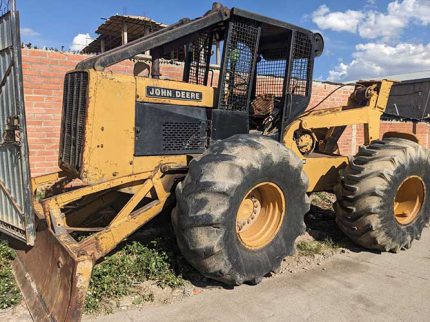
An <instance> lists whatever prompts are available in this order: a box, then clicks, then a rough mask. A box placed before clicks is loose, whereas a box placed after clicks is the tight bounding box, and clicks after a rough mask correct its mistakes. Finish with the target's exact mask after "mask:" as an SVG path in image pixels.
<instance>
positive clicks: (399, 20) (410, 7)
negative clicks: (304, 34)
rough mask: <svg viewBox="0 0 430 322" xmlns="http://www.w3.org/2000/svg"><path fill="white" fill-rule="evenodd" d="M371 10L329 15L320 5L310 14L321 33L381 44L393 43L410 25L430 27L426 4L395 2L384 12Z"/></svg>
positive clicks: (424, 1) (409, 0)
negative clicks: (331, 32) (341, 33)
mask: <svg viewBox="0 0 430 322" xmlns="http://www.w3.org/2000/svg"><path fill="white" fill-rule="evenodd" d="M370 3H371V4H373V2H370ZM373 8H374V7H372V6H367V7H365V8H364V9H363V10H362V11H354V10H347V11H345V12H341V11H335V12H331V11H330V9H329V8H328V7H327V6H326V5H322V6H320V7H319V8H318V9H317V10H315V11H314V12H313V13H312V21H313V22H314V23H315V24H316V25H317V26H318V27H319V28H321V29H330V30H334V31H347V32H352V33H357V32H358V34H359V35H360V36H361V37H362V38H366V39H382V40H384V41H389V40H393V39H397V38H398V37H399V36H400V35H401V33H402V31H403V30H404V29H405V28H406V27H408V25H409V24H411V23H415V24H419V25H424V26H426V25H429V24H430V1H429V0H395V1H392V2H390V3H389V4H388V6H387V9H386V12H380V11H377V10H374V9H373Z"/></svg>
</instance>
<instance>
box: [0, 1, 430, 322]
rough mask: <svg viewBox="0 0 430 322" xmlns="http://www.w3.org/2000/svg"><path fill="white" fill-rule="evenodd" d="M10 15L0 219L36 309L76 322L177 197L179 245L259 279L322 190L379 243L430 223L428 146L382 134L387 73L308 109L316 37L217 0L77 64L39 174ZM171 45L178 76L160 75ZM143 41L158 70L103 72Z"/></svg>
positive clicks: (243, 277) (340, 219) (410, 236)
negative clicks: (111, 269) (49, 164)
mask: <svg viewBox="0 0 430 322" xmlns="http://www.w3.org/2000/svg"><path fill="white" fill-rule="evenodd" d="M1 19H2V20H1V24H2V25H1V27H2V28H3V29H4V30H9V31H8V32H9V33H8V35H10V37H7V39H3V38H2V41H1V48H0V50H1V53H2V55H3V53H5V55H3V56H2V57H3V58H2V59H3V60H2V69H1V73H2V74H1V78H2V79H4V80H5V81H4V82H3V83H2V85H4V84H9V85H8V86H3V87H2V94H1V95H2V101H1V104H2V105H1V108H2V110H1V111H2V115H1V116H2V118H1V119H2V122H1V124H0V127H1V131H2V133H3V142H2V144H1V147H0V152H1V162H0V163H1V166H0V171H1V172H0V174H1V181H0V187H1V194H0V201H1V217H0V227H1V230H2V231H3V232H6V233H8V234H9V235H11V236H14V237H16V238H17V239H20V240H22V241H24V242H25V243H26V244H27V245H28V247H22V249H21V250H18V256H17V259H16V261H15V263H14V271H15V275H16V279H17V281H18V284H19V286H20V288H21V290H22V293H23V295H24V297H25V300H26V303H27V305H28V307H29V309H30V311H31V314H32V316H33V318H34V319H35V320H38V321H39V320H40V321H42V320H52V321H77V320H80V317H81V312H82V307H83V305H84V302H85V296H86V292H87V288H88V284H89V281H90V277H91V272H92V268H93V265H94V264H95V263H96V262H97V261H99V260H100V259H102V258H103V257H104V256H105V255H106V254H108V253H109V252H111V251H112V250H114V249H115V247H116V246H117V245H118V244H119V243H120V242H121V241H123V240H124V239H126V238H127V237H128V236H130V235H131V234H132V233H133V232H135V231H136V230H137V229H139V228H141V227H142V226H143V225H144V224H145V223H147V222H148V221H150V220H151V219H152V218H154V217H155V216H157V215H158V214H159V213H160V212H161V211H162V210H163V209H165V208H166V204H167V202H168V200H171V199H172V198H174V197H175V196H176V208H175V210H174V211H173V213H172V223H173V227H174V230H175V233H176V237H177V242H178V245H179V247H180V249H181V251H182V252H183V254H184V256H185V257H186V259H187V260H188V261H189V262H190V263H191V264H192V265H193V266H194V267H195V268H196V269H198V270H199V271H200V272H201V273H202V274H203V275H205V276H207V277H209V278H212V279H215V280H218V281H222V282H224V283H227V284H231V285H240V284H242V283H252V284H254V283H258V282H260V281H261V279H262V278H263V277H264V276H265V275H266V274H268V273H270V272H271V271H273V270H275V269H277V268H278V267H279V265H280V264H281V261H282V259H283V258H284V257H285V256H288V255H291V254H292V253H293V251H294V242H295V240H296V238H297V236H299V235H300V234H302V233H303V232H304V230H305V225H304V215H305V214H306V212H307V211H308V210H309V199H308V195H307V193H310V192H312V191H322V190H327V191H333V190H334V191H335V192H336V194H337V203H336V205H335V208H336V212H337V223H338V224H339V227H340V228H341V229H342V230H343V231H344V232H345V233H346V234H347V235H348V236H350V237H351V238H352V240H353V241H355V242H356V243H357V244H359V245H361V246H364V247H367V248H370V249H376V250H381V251H398V250H400V249H404V248H409V247H410V246H411V243H412V241H413V240H414V239H418V238H419V237H420V234H421V232H422V230H423V228H424V226H425V224H426V223H427V222H428V220H429V214H430V213H429V207H430V203H429V201H428V189H429V188H430V172H429V171H428V170H429V162H430V161H429V160H430V158H429V153H428V151H427V150H425V149H424V148H422V147H421V146H420V145H419V144H418V140H417V139H416V137H415V136H413V135H411V134H402V133H389V134H387V135H385V137H384V138H382V140H380V137H379V133H380V131H379V127H380V118H381V116H382V115H383V113H384V111H385V109H386V106H387V100H388V99H389V95H390V90H391V87H392V85H393V82H391V81H388V80H383V81H374V82H359V83H357V84H356V87H355V90H354V93H353V94H352V95H351V97H350V100H349V103H348V105H347V106H340V107H333V108H330V109H325V110H312V109H311V110H308V111H306V109H307V107H308V103H309V99H310V96H311V88H312V86H311V85H312V72H313V65H314V58H315V57H317V56H319V55H321V53H322V51H323V39H322V37H321V35H319V34H315V33H312V32H311V31H309V30H305V29H303V28H300V27H297V26H294V25H291V24H288V23H285V22H282V21H278V20H275V19H271V18H267V17H263V16H261V15H258V14H254V13H250V12H247V11H244V10H241V9H237V8H233V9H227V8H225V7H223V6H221V5H218V4H215V5H214V7H213V8H212V10H211V11H209V12H207V13H206V14H205V15H204V16H203V17H201V18H197V19H194V20H189V19H182V20H180V21H179V22H178V23H175V24H173V25H170V26H168V27H166V28H164V29H162V30H160V31H157V32H154V33H151V34H149V35H147V36H145V37H143V38H140V39H138V40H136V41H133V42H131V43H128V44H126V45H123V46H121V47H119V48H116V49H113V50H111V51H108V52H105V53H102V54H100V55H98V56H95V57H91V58H89V59H87V60H85V61H83V62H82V63H80V64H78V65H77V66H76V69H75V70H73V71H71V72H69V73H68V74H67V75H66V77H65V84H64V103H63V106H64V107H63V120H62V133H61V147H60V153H59V164H60V168H61V169H62V171H61V172H59V173H54V174H49V175H46V176H42V177H37V178H34V179H33V180H32V181H31V182H30V175H29V169H28V154H27V142H26V133H25V118H24V110H23V102H22V88H21V87H20V86H21V85H20V81H21V77H22V76H21V72H20V56H19V34H18V33H16V32H13V31H14V30H16V29H14V28H15V27H16V25H17V15H16V12H15V11H13V10H12V11H11V12H10V13H8V14H7V15H5V16H3V17H2V18H1ZM7 28H9V29H7ZM3 29H2V30H3ZM3 34H5V33H2V37H3ZM215 42H220V43H221V47H222V48H223V57H222V64H221V68H220V73H219V77H218V79H217V77H213V72H212V71H211V67H210V66H211V59H212V54H213V47H214V44H215ZM172 50H178V51H180V52H182V53H183V55H184V57H185V63H184V68H183V81H182V82H181V81H172V80H167V79H165V78H164V79H163V77H160V76H162V75H160V61H161V60H162V59H163V58H165V57H169V55H170V53H171V51H172ZM145 51H150V52H151V55H152V58H153V62H152V65H151V71H150V75H149V76H148V77H141V76H136V75H134V76H133V75H130V76H125V75H117V74H115V73H112V72H110V71H106V70H105V69H106V68H107V67H109V66H111V65H114V64H116V63H118V62H121V61H124V60H126V59H131V58H133V57H136V55H138V54H140V53H143V52H145ZM9 53H10V56H7V55H6V54H9ZM4 57H6V58H4ZM8 57H9V58H8ZM9 63H10V70H9V71H8V69H7V68H5V66H6V67H7V66H9V65H8V64H9ZM7 71H8V72H7ZM7 73H9V74H7ZM5 75H6V76H5ZM7 100H9V101H7ZM353 124H363V125H364V129H365V131H364V141H365V144H364V145H363V146H362V147H360V150H359V152H358V154H357V155H356V156H355V157H353V158H352V159H350V158H348V157H347V156H344V155H340V154H339V149H338V146H337V141H338V139H339V137H340V136H341V134H342V133H343V131H344V129H345V128H346V126H348V125H353ZM74 179H79V180H80V183H81V184H80V186H76V185H75V188H70V186H68V185H67V184H68V183H69V182H70V181H72V180H74ZM40 187H48V189H47V192H46V196H45V197H44V199H42V200H37V199H36V198H35V195H36V192H37V191H39V189H40ZM67 187H69V188H67ZM107 208H110V209H111V210H112V209H115V210H116V211H115V212H114V214H113V215H112V216H110V217H109V216H106V212H102V211H101V210H103V209H107ZM108 213H111V212H108ZM76 233H85V234H84V236H86V237H85V238H83V239H81V238H79V239H77V238H74V237H75V236H76Z"/></svg>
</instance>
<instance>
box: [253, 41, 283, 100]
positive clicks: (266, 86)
mask: <svg viewBox="0 0 430 322" xmlns="http://www.w3.org/2000/svg"><path fill="white" fill-rule="evenodd" d="M272 53H273V54H274V55H273V57H277V59H270V60H266V59H264V58H263V57H261V59H260V60H259V62H258V63H257V85H256V89H255V95H256V96H258V95H264V94H270V95H274V96H276V97H282V96H283V93H284V90H283V89H284V79H285V73H286V69H287V58H288V50H287V49H275V50H272Z"/></svg>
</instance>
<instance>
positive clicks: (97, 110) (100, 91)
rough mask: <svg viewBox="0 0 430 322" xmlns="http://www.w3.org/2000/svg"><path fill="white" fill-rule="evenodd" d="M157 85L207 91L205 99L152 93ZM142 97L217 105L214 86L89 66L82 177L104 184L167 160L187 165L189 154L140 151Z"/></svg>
mask: <svg viewBox="0 0 430 322" xmlns="http://www.w3.org/2000/svg"><path fill="white" fill-rule="evenodd" d="M147 86H154V87H161V88H169V89H178V90H183V91H194V92H200V93H202V100H201V101H199V102H196V101H191V100H187V101H184V100H181V99H178V100H176V99H175V100H171V99H160V98H148V97H146V87H147ZM136 101H145V102H153V103H164V104H175V105H187V106H200V107H212V106H213V101H214V89H213V88H210V87H206V86H202V85H193V84H187V83H181V82H175V81H166V80H157V79H149V78H143V77H134V76H127V75H116V74H113V73H111V72H96V71H93V70H91V71H89V91H88V112H87V120H86V128H85V142H84V151H83V164H82V170H81V175H80V177H81V179H82V180H83V181H84V182H86V183H91V184H92V183H99V182H103V181H107V180H111V179H114V178H117V177H122V176H127V175H131V174H136V173H142V172H150V171H153V170H154V169H155V168H156V167H157V166H158V165H159V164H161V163H173V164H177V165H186V156H184V155H180V156H145V157H135V156H134V144H135V110H136Z"/></svg>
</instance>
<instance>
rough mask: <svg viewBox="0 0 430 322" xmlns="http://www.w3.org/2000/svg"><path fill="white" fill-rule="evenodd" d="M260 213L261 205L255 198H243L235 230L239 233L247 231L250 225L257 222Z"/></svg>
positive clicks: (251, 196)
mask: <svg viewBox="0 0 430 322" xmlns="http://www.w3.org/2000/svg"><path fill="white" fill-rule="evenodd" d="M260 212H261V203H260V200H258V199H257V198H256V197H255V196H253V195H250V196H248V197H247V198H245V199H244V200H243V202H242V206H241V208H240V213H238V215H237V216H238V219H237V221H236V225H237V230H238V231H239V232H245V231H247V230H248V229H249V228H250V227H251V226H252V224H253V223H254V222H255V221H256V220H257V218H258V216H259V215H260Z"/></svg>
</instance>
